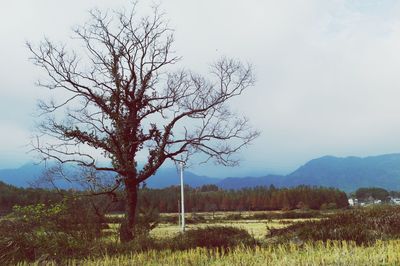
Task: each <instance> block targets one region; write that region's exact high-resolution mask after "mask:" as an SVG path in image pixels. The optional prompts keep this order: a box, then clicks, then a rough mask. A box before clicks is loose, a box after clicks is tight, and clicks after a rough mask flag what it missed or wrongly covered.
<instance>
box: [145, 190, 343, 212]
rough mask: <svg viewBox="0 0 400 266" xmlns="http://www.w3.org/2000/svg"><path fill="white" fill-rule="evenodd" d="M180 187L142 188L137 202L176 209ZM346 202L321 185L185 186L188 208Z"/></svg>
mask: <svg viewBox="0 0 400 266" xmlns="http://www.w3.org/2000/svg"><path fill="white" fill-rule="evenodd" d="M179 200H180V188H179V187H169V188H164V189H142V190H140V193H139V203H140V204H143V205H148V206H152V207H154V208H157V209H158V210H159V211H160V212H178V206H179V205H178V204H179ZM347 206H348V200H347V196H346V194H345V193H344V192H342V191H340V190H338V189H333V188H323V187H309V186H298V187H295V188H280V189H277V188H275V187H273V186H270V187H256V188H246V189H241V190H220V189H219V188H218V187H217V186H215V185H206V186H203V187H201V188H197V189H194V188H190V187H186V188H185V209H186V210H187V211H261V210H292V209H301V208H304V209H306V208H309V209H315V210H319V209H324V208H332V209H334V208H344V207H347Z"/></svg>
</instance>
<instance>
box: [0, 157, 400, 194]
mask: <svg viewBox="0 0 400 266" xmlns="http://www.w3.org/2000/svg"><path fill="white" fill-rule="evenodd" d="M43 169H44V168H43V166H39V165H33V164H26V165H24V166H22V167H20V168H18V169H4V170H0V181H3V182H5V183H7V184H12V185H15V186H18V187H27V186H29V184H30V182H32V181H33V180H34V179H35V178H37V177H38V176H40V173H41V172H42V171H43ZM146 184H147V186H148V187H149V188H164V187H168V186H171V185H178V184H179V173H178V172H177V170H176V169H174V168H162V169H160V170H159V171H158V172H157V173H156V175H155V176H153V177H151V178H149V179H148V180H147V182H146ZM185 184H187V185H189V186H191V187H198V186H202V185H204V184H215V185H217V186H219V187H221V188H223V189H240V188H244V187H257V186H270V185H274V186H275V187H294V186H298V185H310V186H324V187H335V188H339V189H341V190H344V191H348V192H350V191H355V190H356V189H357V188H359V187H382V188H385V189H388V190H400V154H386V155H380V156H370V157H365V158H361V157H345V158H340V157H334V156H324V157H321V158H318V159H313V160H311V161H309V162H307V163H306V164H304V165H303V166H301V167H299V168H298V169H297V170H295V171H294V172H292V173H291V174H289V175H287V176H279V175H266V176H264V177H241V178H238V177H228V178H212V177H207V176H199V175H196V174H194V173H192V172H190V171H185ZM63 186H66V184H64V185H63Z"/></svg>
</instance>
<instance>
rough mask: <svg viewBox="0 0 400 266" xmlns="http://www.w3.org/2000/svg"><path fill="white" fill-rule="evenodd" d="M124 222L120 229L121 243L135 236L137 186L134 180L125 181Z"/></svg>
mask: <svg viewBox="0 0 400 266" xmlns="http://www.w3.org/2000/svg"><path fill="white" fill-rule="evenodd" d="M125 193H126V194H125V204H126V206H125V221H124V222H122V224H121V228H120V240H121V242H128V241H131V240H133V238H134V234H135V217H136V206H137V200H138V186H137V184H136V180H135V179H134V178H128V179H126V180H125Z"/></svg>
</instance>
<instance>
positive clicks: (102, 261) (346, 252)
mask: <svg viewBox="0 0 400 266" xmlns="http://www.w3.org/2000/svg"><path fill="white" fill-rule="evenodd" d="M65 264H66V265H71V266H72V265H82V266H83V265H87V266H95V265H96V266H97V265H105V266H111V265H171V266H172V265H227V266H228V265H276V266H284V265H285V266H286V265H346V266H347V265H400V241H399V240H396V241H385V242H381V241H379V242H377V243H375V244H374V245H372V246H368V247H366V246H357V245H355V244H354V243H349V242H345V241H343V242H334V241H332V242H328V243H325V244H324V243H322V242H317V243H305V244H304V245H301V246H299V245H296V244H289V245H274V246H266V247H256V248H246V247H237V248H234V249H232V250H229V251H222V250H219V251H210V250H207V249H204V248H197V249H191V250H186V251H174V252H172V251H169V250H164V251H148V252H141V253H131V254H129V255H120V256H114V257H110V256H107V255H105V256H103V257H100V258H96V259H90V258H89V259H85V260H69V261H67V262H65ZM18 265H21V266H22V265H57V264H56V263H55V262H48V263H46V264H44V263H43V262H36V263H33V264H28V263H20V264H18Z"/></svg>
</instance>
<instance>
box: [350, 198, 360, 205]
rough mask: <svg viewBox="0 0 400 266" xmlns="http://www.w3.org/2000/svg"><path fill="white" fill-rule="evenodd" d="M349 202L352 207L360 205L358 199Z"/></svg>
mask: <svg viewBox="0 0 400 266" xmlns="http://www.w3.org/2000/svg"><path fill="white" fill-rule="evenodd" d="M348 202H349V205H350V206H355V205H358V199H353V198H349V199H348Z"/></svg>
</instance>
